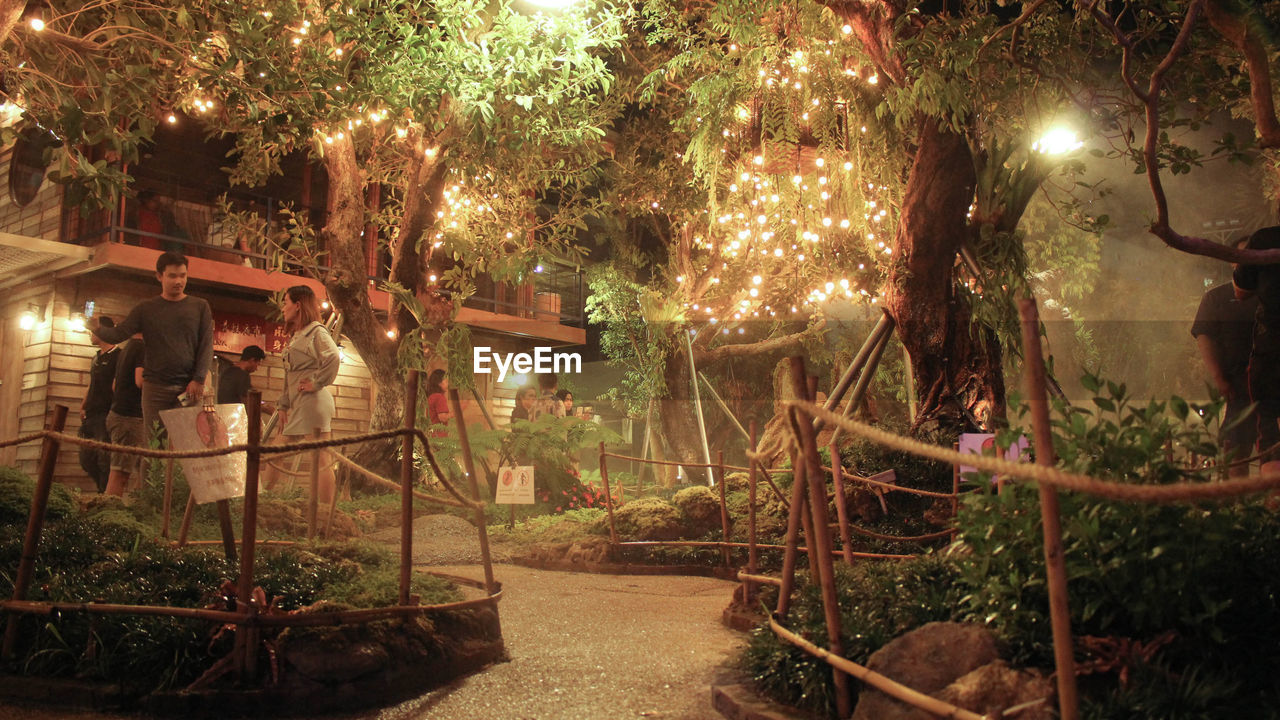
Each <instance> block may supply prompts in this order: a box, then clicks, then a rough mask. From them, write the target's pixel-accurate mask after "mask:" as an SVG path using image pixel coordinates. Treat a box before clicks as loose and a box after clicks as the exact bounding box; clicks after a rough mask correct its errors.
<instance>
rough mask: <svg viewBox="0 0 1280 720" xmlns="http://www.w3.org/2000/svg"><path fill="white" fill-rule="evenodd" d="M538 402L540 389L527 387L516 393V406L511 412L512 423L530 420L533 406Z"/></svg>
mask: <svg viewBox="0 0 1280 720" xmlns="http://www.w3.org/2000/svg"><path fill="white" fill-rule="evenodd" d="M537 402H538V389H537V388H535V387H533V386H531V385H526V386H524V387H522V388H520V389H519V390H517V391H516V406H515V408H514V409H512V411H511V422H515V421H517V420H528V419H529V415H530V412H531V411H532V410H533V406H534V405H536V404H537Z"/></svg>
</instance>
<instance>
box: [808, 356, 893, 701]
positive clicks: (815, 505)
mask: <svg viewBox="0 0 1280 720" xmlns="http://www.w3.org/2000/svg"><path fill="white" fill-rule="evenodd" d="M882 347H883V346H882ZM873 357H874V356H873ZM872 367H874V365H868V372H869V371H870V369H871V368H872ZM866 377H867V375H866V374H864V375H863V379H866ZM805 381H806V379H805V373H804V358H801V357H793V358H791V384H792V387H793V388H794V389H795V391H796V394H797V395H799V396H803V395H804V394H805V391H806V388H805ZM855 394H856V391H855ZM855 399H856V398H855ZM810 400H812V398H810ZM853 401H854V399H851V400H850V402H853ZM795 420H796V422H795V428H796V430H797V433H798V434H797V440H798V442H799V443H800V451H801V452H802V453H803V454H804V466H805V473H804V474H805V476H806V477H807V478H808V485H809V511H810V514H811V515H812V516H813V521H812V525H813V534H812V535H811V536H809V537H806V538H805V544H806V545H808V546H809V547H810V548H816V549H817V553H816V554H814V553H811V557H813V556H815V555H816V558H815V559H816V561H817V563H816V565H817V566H816V567H815V568H814V571H813V573H812V574H813V575H816V576H817V578H818V585H819V589H820V590H821V591H822V610H823V615H824V616H825V619H826V625H827V648H828V649H829V650H830V651H831V652H832V654H834V655H836V656H838V657H843V656H844V643H843V642H842V641H841V640H840V600H839V597H838V593H837V592H836V580H835V567H834V566H833V564H832V561H831V526H830V525H829V524H828V523H829V518H830V516H829V515H828V514H827V493H826V489H825V483H823V482H822V479H821V478H822V460H821V458H820V457H819V456H818V442H817V433H815V432H814V431H813V420H812V418H810V417H809V416H808V415H807V414H805V413H803V412H799V411H797V412H796V413H795ZM836 457H837V458H838V457H839V456H836ZM832 464H833V465H836V464H838V462H837V460H833V462H832ZM831 672H832V678H833V679H834V681H835V691H836V714H837V715H838V716H839V717H841V718H847V717H849V715H850V713H852V712H853V706H852V698H851V697H850V695H849V677H848V676H847V675H846V674H845V673H844V672H842V671H840V670H838V669H836V668H834V667H833V668H832V669H831Z"/></svg>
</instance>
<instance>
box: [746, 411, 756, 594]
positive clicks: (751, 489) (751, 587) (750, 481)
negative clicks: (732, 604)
mask: <svg viewBox="0 0 1280 720" xmlns="http://www.w3.org/2000/svg"><path fill="white" fill-rule="evenodd" d="M755 446H756V421H755V420H752V421H751V447H753V448H754V447H755ZM747 468H748V471H747V572H748V573H750V574H752V575H757V574H759V571H760V548H758V547H756V461H755V459H754V458H752V459H750V460H748V461H747ZM754 597H755V583H752V582H750V581H748V582H747V583H746V586H745V588H744V592H743V601H744V603H745V604H746V605H748V606H750V605H751V602H752V600H753V599H754Z"/></svg>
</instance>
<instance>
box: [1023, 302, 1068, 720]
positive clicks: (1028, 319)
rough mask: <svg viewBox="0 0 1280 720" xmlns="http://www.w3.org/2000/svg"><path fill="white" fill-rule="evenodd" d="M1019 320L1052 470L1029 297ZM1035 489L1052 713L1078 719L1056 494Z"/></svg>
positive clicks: (1040, 443) (1035, 420) (1040, 440)
mask: <svg viewBox="0 0 1280 720" xmlns="http://www.w3.org/2000/svg"><path fill="white" fill-rule="evenodd" d="M1018 312H1019V314H1020V315H1021V317H1022V346H1023V351H1022V352H1023V357H1024V358H1025V362H1026V368H1027V370H1026V378H1027V398H1028V400H1029V401H1030V403H1031V421H1032V430H1033V432H1034V435H1035V446H1036V463H1037V464H1040V465H1053V464H1055V463H1056V457H1055V455H1054V451H1053V435H1052V432H1051V431H1050V426H1049V401H1048V397H1047V390H1046V388H1045V367H1044V358H1043V356H1042V354H1041V349H1040V315H1039V313H1038V312H1037V310H1036V303H1035V301H1034V300H1032V299H1030V298H1022V299H1020V300H1019V301H1018ZM1039 486H1040V522H1041V525H1040V526H1041V528H1042V530H1043V532H1044V561H1045V568H1046V570H1047V572H1048V579H1049V618H1050V621H1051V623H1052V626H1053V657H1054V664H1055V666H1056V669H1057V673H1056V675H1057V678H1058V712H1059V717H1061V718H1062V719H1063V720H1077V719H1078V718H1079V717H1080V706H1079V700H1078V698H1077V696H1076V672H1075V658H1074V656H1073V655H1072V653H1073V647H1072V642H1071V613H1070V610H1069V608H1068V606H1067V569H1066V562H1065V559H1064V558H1063V549H1062V518H1061V513H1060V511H1059V508H1058V491H1057V490H1056V489H1055V488H1054V487H1053V486H1052V485H1049V484H1047V483H1043V482H1042V483H1039Z"/></svg>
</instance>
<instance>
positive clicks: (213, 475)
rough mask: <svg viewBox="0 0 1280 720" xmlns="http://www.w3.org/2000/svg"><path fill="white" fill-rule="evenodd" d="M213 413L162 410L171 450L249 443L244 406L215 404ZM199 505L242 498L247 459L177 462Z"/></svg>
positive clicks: (229, 456)
mask: <svg viewBox="0 0 1280 720" xmlns="http://www.w3.org/2000/svg"><path fill="white" fill-rule="evenodd" d="M214 407H215V409H214V412H212V413H208V412H205V411H204V409H203V408H201V407H183V408H174V409H172V410H161V411H160V420H161V421H162V422H164V428H165V430H166V431H168V433H169V441H170V442H171V443H172V444H173V449H174V450H204V449H206V448H218V447H230V446H231V445H239V444H242V443H245V442H248V438H249V419H248V416H247V415H246V414H245V411H244V405H241V404H239V403H236V404H234V405H231V404H228V405H216V406H214ZM178 463H179V464H180V465H181V466H182V474H183V476H184V477H186V478H187V484H188V485H190V486H191V495H192V497H194V498H195V499H196V502H197V503H198V504H201V505H203V504H204V503H210V502H214V501H217V500H227V499H230V498H234V497H242V496H243V495H244V473H245V465H246V458H245V454H244V453H242V452H238V453H230V454H227V455H216V456H214V457H207V458H182V459H180V460H178Z"/></svg>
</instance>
